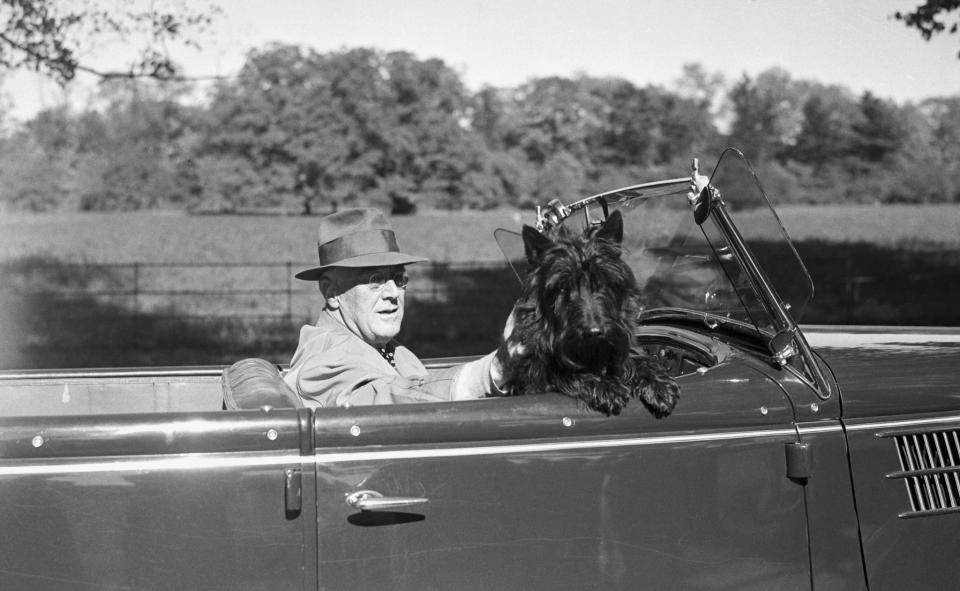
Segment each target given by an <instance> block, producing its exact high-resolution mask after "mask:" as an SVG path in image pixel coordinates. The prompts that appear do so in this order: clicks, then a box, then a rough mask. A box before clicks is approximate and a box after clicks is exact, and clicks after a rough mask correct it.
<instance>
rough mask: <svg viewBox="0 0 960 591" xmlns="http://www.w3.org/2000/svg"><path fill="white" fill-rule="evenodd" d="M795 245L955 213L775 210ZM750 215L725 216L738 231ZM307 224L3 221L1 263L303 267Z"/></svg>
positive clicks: (939, 224)
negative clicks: (39, 260) (285, 264)
mask: <svg viewBox="0 0 960 591" xmlns="http://www.w3.org/2000/svg"><path fill="white" fill-rule="evenodd" d="M778 214H779V215H780V218H781V220H782V221H783V224H784V226H785V227H786V229H787V232H788V233H789V234H790V236H791V238H792V239H793V240H794V241H795V242H809V241H822V242H830V243H855V242H859V243H869V244H873V245H876V246H878V247H884V248H903V249H918V248H934V249H938V250H942V249H957V248H960V206H958V205H949V206H948V205H941V206H885V207H871V206H838V207H814V206H786V207H782V208H779V209H778ZM753 215H754V214H752V213H751V212H742V213H740V212H734V219H735V220H736V221H737V222H738V224H741V225H744V224H749V223H750V221H751V218H752V216H753ZM391 221H392V223H393V225H394V227H395V229H396V231H397V235H398V237H399V240H400V246H401V248H402V249H403V250H406V251H409V252H412V253H416V254H421V255H423V256H426V257H429V258H430V259H432V260H434V261H440V262H452V263H469V262H499V261H502V256H501V254H500V252H499V250H498V249H497V246H496V244H495V242H494V240H493V231H494V230H495V229H496V228H508V229H512V230H519V229H520V226H521V224H523V223H528V224H532V223H533V221H534V214H533V212H531V211H522V212H515V211H495V212H486V213H473V212H469V213H449V214H447V213H430V214H422V215H417V216H403V217H395V218H393V219H392V220H391ZM316 225H317V220H316V218H305V217H273V216H190V215H186V214H181V213H111V214H92V213H87V214H81V213H70V214H44V215H29V214H6V215H3V216H0V261H14V260H18V259H23V258H26V257H38V258H44V259H48V260H56V261H59V262H68V263H69V262H84V263H129V262H148V263H150V262H176V263H181V262H207V263H214V262H244V263H255V262H271V263H273V262H283V261H293V262H297V263H300V262H303V263H310V262H312V261H313V260H314V259H315V257H316V250H315V248H316V246H315V245H316V235H315V232H316Z"/></svg>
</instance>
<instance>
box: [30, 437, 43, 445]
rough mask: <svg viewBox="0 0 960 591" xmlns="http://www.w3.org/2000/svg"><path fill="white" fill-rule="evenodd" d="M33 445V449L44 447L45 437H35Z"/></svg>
mask: <svg viewBox="0 0 960 591" xmlns="http://www.w3.org/2000/svg"><path fill="white" fill-rule="evenodd" d="M31 443H33V447H40V446H41V445H43V436H42V435H37V436H35V437H34V438H33V441H32V442H31Z"/></svg>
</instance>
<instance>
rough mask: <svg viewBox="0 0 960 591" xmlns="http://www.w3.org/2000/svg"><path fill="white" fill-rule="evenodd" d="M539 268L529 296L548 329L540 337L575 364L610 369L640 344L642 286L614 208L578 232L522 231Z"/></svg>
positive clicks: (560, 358) (562, 360)
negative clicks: (624, 248)
mask: <svg viewBox="0 0 960 591" xmlns="http://www.w3.org/2000/svg"><path fill="white" fill-rule="evenodd" d="M522 236H523V243H524V248H525V251H526V256H527V260H528V262H529V263H530V265H531V267H532V270H531V272H530V274H529V276H528V278H527V281H526V283H525V286H524V295H525V298H526V300H527V302H528V305H531V306H532V307H533V308H534V310H532V311H534V314H533V316H534V317H535V318H536V322H537V324H538V325H539V326H537V327H536V329H537V330H539V331H541V333H540V334H538V335H537V339H538V340H540V342H541V343H542V344H543V346H542V347H541V348H542V349H545V350H544V353H548V354H552V355H553V356H554V357H555V359H556V360H557V362H558V363H559V364H560V365H561V366H562V367H563V368H564V369H567V370H569V371H577V372H583V371H587V372H593V373H598V374H601V373H604V372H605V371H606V369H607V368H609V367H611V366H612V365H614V364H618V363H622V362H623V360H624V359H626V357H627V355H628V354H629V350H630V346H631V345H632V343H633V338H634V329H635V318H636V314H637V300H638V295H639V290H638V288H637V282H636V279H635V277H634V274H633V272H632V271H631V269H630V267H629V265H627V264H626V262H624V261H623V259H622V258H621V255H622V242H623V219H622V217H621V215H620V212H619V211H615V212H613V214H611V215H610V217H609V218H608V219H607V220H606V221H605V222H604V223H603V224H601V225H599V226H594V227H590V228H588V229H586V230H585V231H584V232H583V233H580V234H577V233H574V232H571V231H570V230H567V229H566V228H564V227H562V226H561V227H559V228H557V229H556V230H554V231H552V232H551V233H550V234H549V235H544V234H542V233H541V232H539V231H537V230H536V229H534V228H532V227H530V226H524V227H523V231H522Z"/></svg>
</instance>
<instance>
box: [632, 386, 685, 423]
mask: <svg viewBox="0 0 960 591" xmlns="http://www.w3.org/2000/svg"><path fill="white" fill-rule="evenodd" d="M640 400H641V401H642V402H643V404H644V405H646V407H647V408H648V409H650V412H651V413H653V416H655V417H657V418H658V419H662V418H663V417H665V416H667V415H669V414H670V413H672V412H673V409H674V408H676V406H677V401H678V400H680V392H679V389H678V388H677V387H676V386H675V385H674V384H670V383H658V384H653V385H648V386H645V387H644V388H643V389H642V390H641V392H640Z"/></svg>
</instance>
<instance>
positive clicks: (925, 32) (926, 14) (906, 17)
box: [893, 0, 960, 57]
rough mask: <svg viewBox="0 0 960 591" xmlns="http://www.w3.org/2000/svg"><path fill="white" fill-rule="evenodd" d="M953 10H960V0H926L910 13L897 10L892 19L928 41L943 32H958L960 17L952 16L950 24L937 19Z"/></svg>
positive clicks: (958, 55) (959, 54)
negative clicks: (913, 30) (915, 30)
mask: <svg viewBox="0 0 960 591" xmlns="http://www.w3.org/2000/svg"><path fill="white" fill-rule="evenodd" d="M955 10H960V0H927V1H926V2H924V3H923V4H921V5H919V6H917V7H916V8H915V9H913V11H911V12H900V11H899V10H898V11H897V12H895V13H894V14H893V17H894V18H895V19H897V20H898V21H901V22H903V24H905V25H906V26H908V27H913V28H915V29H917V30H918V31H920V35H922V36H923V38H924V39H925V40H927V41H929V40H930V39H931V38H933V36H934V35H939V34H941V33H943V32H947V33H949V34H953V33H956V32H957V31H960V16H957V15H956V14H954V15H953V16H954V18H955V20H954V22H952V23H950V22H943V21H941V20H940V18H939V17H940V16H941V15H947V14H948V13H950V12H952V11H955ZM957 57H960V52H957Z"/></svg>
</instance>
